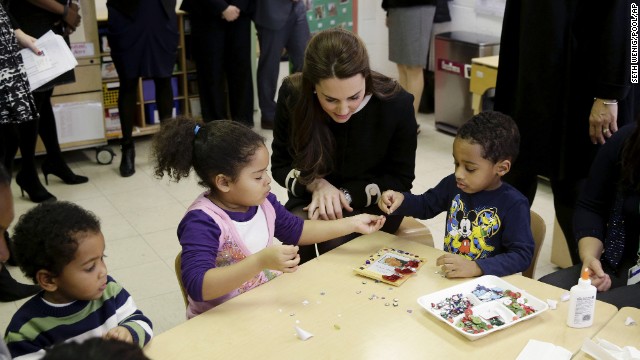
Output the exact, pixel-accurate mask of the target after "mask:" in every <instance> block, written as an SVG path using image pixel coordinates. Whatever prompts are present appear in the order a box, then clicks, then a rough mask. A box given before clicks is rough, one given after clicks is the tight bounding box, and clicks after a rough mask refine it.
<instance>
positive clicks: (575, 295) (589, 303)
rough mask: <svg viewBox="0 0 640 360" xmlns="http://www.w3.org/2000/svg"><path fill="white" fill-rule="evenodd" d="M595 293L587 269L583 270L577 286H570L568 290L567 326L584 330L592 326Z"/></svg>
mask: <svg viewBox="0 0 640 360" xmlns="http://www.w3.org/2000/svg"><path fill="white" fill-rule="evenodd" d="M597 292H598V290H597V289H596V287H595V286H593V285H591V279H590V278H589V269H587V268H585V269H584V270H582V275H581V276H580V279H579V280H578V285H574V286H572V287H571V290H570V296H571V297H570V298H569V314H568V316H567V326H569V327H573V328H585V327H589V326H591V325H592V324H593V312H594V310H595V307H596V293H597Z"/></svg>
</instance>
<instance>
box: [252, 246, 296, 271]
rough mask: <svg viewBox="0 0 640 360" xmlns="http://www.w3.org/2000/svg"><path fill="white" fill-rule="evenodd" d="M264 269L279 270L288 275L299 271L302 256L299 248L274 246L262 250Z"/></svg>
mask: <svg viewBox="0 0 640 360" xmlns="http://www.w3.org/2000/svg"><path fill="white" fill-rule="evenodd" d="M259 254H260V256H261V264H262V268H263V269H271V270H278V271H282V272H286V273H290V272H294V271H296V270H298V264H299V263H300V255H298V247H297V246H293V245H280V244H278V245H272V246H269V247H266V248H264V249H263V250H260V252H259Z"/></svg>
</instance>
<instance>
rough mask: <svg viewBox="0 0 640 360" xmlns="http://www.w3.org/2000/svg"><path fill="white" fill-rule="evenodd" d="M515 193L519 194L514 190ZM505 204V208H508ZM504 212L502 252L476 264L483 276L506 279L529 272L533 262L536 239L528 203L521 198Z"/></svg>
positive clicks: (477, 261) (502, 215) (501, 239)
mask: <svg viewBox="0 0 640 360" xmlns="http://www.w3.org/2000/svg"><path fill="white" fill-rule="evenodd" d="M513 191H517V190H515V189H513ZM505 205H506V204H503V206H505ZM505 208H506V211H504V212H502V214H501V217H502V227H503V229H502V236H501V238H500V248H501V251H500V252H498V253H497V254H495V255H492V256H489V257H486V258H483V259H478V260H476V263H477V264H478V266H479V267H480V269H482V273H483V274H484V275H495V276H506V275H511V274H515V273H518V272H521V271H524V270H526V269H527V268H528V267H529V265H531V260H532V259H533V249H534V246H535V245H534V242H533V235H532V234H531V213H530V210H529V202H528V201H527V199H526V198H525V197H524V196H522V195H520V196H519V198H518V199H517V200H515V201H514V202H513V205H512V206H510V207H506V206H505Z"/></svg>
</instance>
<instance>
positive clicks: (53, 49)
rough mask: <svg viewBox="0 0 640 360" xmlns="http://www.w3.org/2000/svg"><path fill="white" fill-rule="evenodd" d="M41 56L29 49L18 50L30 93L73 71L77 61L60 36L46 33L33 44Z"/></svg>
mask: <svg viewBox="0 0 640 360" xmlns="http://www.w3.org/2000/svg"><path fill="white" fill-rule="evenodd" d="M35 46H36V47H37V48H38V49H40V51H41V52H42V55H37V54H35V53H34V52H33V51H32V50H31V49H22V50H20V55H22V60H23V61H24V66H25V69H26V71H27V78H28V79H29V86H30V88H31V91H34V90H36V89H37V88H39V87H40V86H42V85H44V84H46V83H48V82H49V81H51V80H53V79H55V78H56V77H58V76H59V75H61V74H64V73H65V72H67V71H69V70H71V69H73V68H75V67H76V65H78V61H77V60H76V58H75V57H74V56H73V54H72V53H71V49H69V47H68V46H67V44H66V43H65V42H64V39H63V38H62V36H60V35H56V34H54V33H53V32H52V31H48V32H47V33H46V34H44V35H42V37H40V38H39V39H38V40H36V42H35Z"/></svg>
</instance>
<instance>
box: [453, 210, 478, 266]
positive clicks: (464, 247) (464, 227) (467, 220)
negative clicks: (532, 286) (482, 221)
mask: <svg viewBox="0 0 640 360" xmlns="http://www.w3.org/2000/svg"><path fill="white" fill-rule="evenodd" d="M456 220H458V234H459V235H460V237H459V239H458V241H459V242H460V247H459V248H458V251H459V252H460V254H463V255H467V254H469V253H470V252H471V235H472V234H473V222H474V221H476V212H475V211H474V210H471V211H469V212H468V213H466V214H465V212H464V211H458V212H457V213H456Z"/></svg>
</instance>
